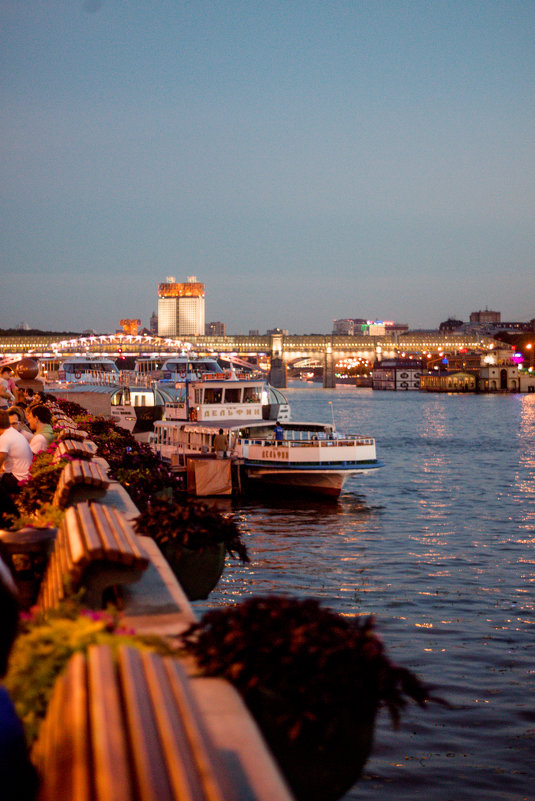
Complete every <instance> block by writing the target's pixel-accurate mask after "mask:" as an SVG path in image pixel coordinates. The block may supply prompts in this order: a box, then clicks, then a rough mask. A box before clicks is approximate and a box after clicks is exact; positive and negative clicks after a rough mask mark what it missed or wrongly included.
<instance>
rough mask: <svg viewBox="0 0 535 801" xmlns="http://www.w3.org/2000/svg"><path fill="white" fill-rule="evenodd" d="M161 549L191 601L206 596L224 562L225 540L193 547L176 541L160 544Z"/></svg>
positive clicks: (215, 581)
mask: <svg viewBox="0 0 535 801" xmlns="http://www.w3.org/2000/svg"><path fill="white" fill-rule="evenodd" d="M160 549H161V551H162V553H163V555H164V556H165V558H166V559H167V561H168V562H169V565H170V567H171V569H172V571H173V573H174V574H175V576H176V577H177V579H178V582H179V583H180V585H181V587H182V589H183V590H184V592H185V593H186V595H187V597H188V599H189V600H190V601H200V600H204V599H205V598H208V595H209V594H210V593H211V592H212V590H213V589H214V587H215V586H216V584H217V582H218V581H219V579H220V578H221V574H222V573H223V568H224V566H225V551H226V548H225V543H224V542H218V543H216V544H214V545H207V546H205V547H204V548H200V549H198V550H193V549H191V548H186V547H185V546H184V545H180V544H179V543H177V542H173V541H170V542H165V543H161V544H160Z"/></svg>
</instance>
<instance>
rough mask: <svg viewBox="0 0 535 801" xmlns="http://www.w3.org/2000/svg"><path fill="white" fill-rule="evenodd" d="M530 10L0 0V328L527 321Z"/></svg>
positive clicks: (531, 191) (532, 187)
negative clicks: (162, 307)
mask: <svg viewBox="0 0 535 801" xmlns="http://www.w3.org/2000/svg"><path fill="white" fill-rule="evenodd" d="M534 43H535V2H533V1H532V0H525V1H521V0H511V1H510V2H502V0H488V1H487V2H472V1H471V0H461V1H460V2H456V1H455V0H444V1H443V2H442V1H439V0H428V1H427V2H420V1H419V0H415V1H414V2H404V1H402V0H399V1H398V2H386V1H385V0H376V1H375V2H374V0H367V1H366V2H364V1H363V2H359V1H358V0H352V2H342V1H341V0H336V1H335V0H332V1H331V0H323V2H319V0H318V1H317V2H316V1H313V0H308V2H302V1H301V0H286V2H282V1H281V0H263V2H254V1H253V0H249V1H248V2H245V1H243V2H242V0H228V1H227V2H224V1H223V0H221V1H220V2H216V0H212V2H205V1H204V0H195V2H193V1H190V2H185V1H183V0H156V1H155V0H128V2H120V1H119V0H0V64H1V70H0V81H1V87H0V88H1V97H0V108H1V117H2V125H1V134H0V135H1V156H0V159H1V161H0V164H1V171H0V199H1V204H2V206H1V210H2V213H1V230H0V237H1V243H0V248H1V275H0V282H1V284H0V327H2V328H6V327H10V326H15V325H17V324H19V323H21V322H22V321H25V322H27V323H28V324H29V325H31V326H32V327H38V328H45V329H54V330H58V329H60V330H83V329H87V328H94V329H96V330H97V331H99V332H102V331H113V330H115V329H116V328H117V327H118V325H119V320H120V319H121V318H123V317H127V318H129V317H134V318H135V317H139V318H140V319H141V320H142V322H143V324H144V325H148V322H149V317H150V315H151V313H152V311H154V310H156V309H157V288H158V283H159V282H161V281H165V278H166V276H174V277H175V278H176V279H177V280H179V281H181V280H186V277H187V276H190V275H195V276H197V279H198V280H199V281H202V282H204V283H205V285H206V319H207V321H208V320H222V321H224V322H225V323H226V324H227V331H228V332H229V333H238V332H243V333H247V331H248V330H249V329H251V328H254V329H256V328H258V329H260V331H261V332H263V331H265V330H266V328H269V327H274V326H280V327H281V328H288V329H289V330H290V331H291V332H297V333H310V332H328V331H330V329H331V326H332V319H333V318H340V317H368V318H382V319H392V320H397V321H400V322H406V323H409V325H410V326H411V327H413V328H415V327H437V326H438V324H439V322H440V321H441V320H444V319H445V318H446V317H448V316H450V315H453V316H455V317H458V318H460V319H464V320H467V319H468V317H469V314H470V312H471V311H474V310H479V309H484V308H486V307H488V308H490V309H497V310H499V311H501V312H502V319H505V320H527V319H530V318H533V317H535V302H534V301H535V264H534V253H535V219H534V218H535V214H534V209H535V182H534V180H533V178H534V175H535V102H534V99H535V96H534V87H535V44H534Z"/></svg>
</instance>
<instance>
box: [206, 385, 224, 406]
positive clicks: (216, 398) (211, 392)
mask: <svg viewBox="0 0 535 801" xmlns="http://www.w3.org/2000/svg"><path fill="white" fill-rule="evenodd" d="M222 397H223V390H222V389H220V388H216V387H206V388H205V390H204V402H205V403H221V400H222Z"/></svg>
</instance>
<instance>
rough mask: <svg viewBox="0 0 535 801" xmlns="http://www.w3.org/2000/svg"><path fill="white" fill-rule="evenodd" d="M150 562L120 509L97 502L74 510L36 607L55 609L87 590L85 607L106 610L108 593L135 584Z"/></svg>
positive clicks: (60, 534) (64, 524)
mask: <svg viewBox="0 0 535 801" xmlns="http://www.w3.org/2000/svg"><path fill="white" fill-rule="evenodd" d="M148 563H149V560H148V557H147V555H146V553H145V551H144V550H143V548H142V546H141V545H140V543H139V541H138V538H137V535H136V533H135V532H134V529H133V527H132V525H131V524H130V523H129V522H128V520H127V519H126V518H125V517H124V515H123V514H122V513H121V512H120V511H119V510H118V509H115V508H114V507H112V506H103V505H102V504H99V503H95V502H92V503H87V502H83V503H79V504H77V505H76V506H71V507H69V508H68V509H67V510H66V512H65V517H64V519H63V521H62V523H61V526H60V529H59V531H58V534H57V537H56V541H55V543H54V550H53V552H52V554H51V556H50V561H49V563H48V566H47V569H46V572H45V575H44V577H43V581H42V583H41V590H40V593H39V598H38V606H39V607H41V608H42V609H45V610H46V609H50V608H53V607H55V606H57V605H58V604H59V603H60V602H61V601H62V600H64V599H65V598H67V597H68V596H69V594H72V593H76V592H77V591H78V590H79V589H81V588H83V589H84V594H83V598H82V602H83V603H84V605H86V606H89V607H91V608H94V609H102V608H103V607H104V605H105V595H104V594H105V592H106V591H107V590H108V589H109V588H110V587H113V586H116V585H120V584H128V583H131V582H133V581H137V580H138V579H139V578H140V576H141V575H142V573H143V571H144V570H145V569H146V567H147V565H148Z"/></svg>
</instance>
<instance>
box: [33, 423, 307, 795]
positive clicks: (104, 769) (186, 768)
mask: <svg viewBox="0 0 535 801" xmlns="http://www.w3.org/2000/svg"><path fill="white" fill-rule="evenodd" d="M83 442H84V443H86V445H87V442H88V440H87V439H86V440H84V441H83ZM60 445H63V442H61V443H60ZM91 461H92V462H94V463H95V465H96V469H98V470H99V471H102V472H104V473H105V472H106V471H107V469H108V464H107V462H106V460H105V459H103V458H102V457H99V456H95V455H94V456H92V457H91ZM64 469H67V468H64ZM60 482H61V479H60ZM58 486H59V485H58ZM98 506H99V508H100V507H102V508H103V509H104V510H106V509H107V510H108V511H109V514H110V516H111V517H113V518H114V519H115V518H116V519H118V520H120V521H122V522H121V525H123V528H124V529H125V530H126V529H127V528H128V527H129V526H130V524H131V523H133V521H134V520H135V519H136V517H137V516H138V515H139V511H138V509H137V507H136V506H135V504H134V503H133V501H132V500H131V498H130V496H129V495H128V493H127V492H126V490H125V488H124V487H123V486H122V485H121V484H120V483H119V482H117V481H114V480H111V479H110V480H109V483H108V486H107V487H106V489H105V492H104V493H102V492H100V493H99V497H98ZM82 507H84V510H83V512H80V511H79V509H80V508H82ZM89 508H92V507H91V505H90V504H87V503H86V502H82V503H80V504H78V505H76V504H74V505H73V506H72V507H70V508H69V509H68V510H67V512H66V515H65V518H64V521H63V523H62V524H61V527H60V529H59V533H58V535H57V537H56V540H55V543H54V551H53V554H52V556H51V557H50V560H49V563H48V567H47V571H50V570H53V569H54V568H53V567H51V565H52V563H53V557H54V556H56V555H57V554H59V556H58V558H57V559H56V562H57V563H58V564H59V568H58V571H59V574H58V575H56V576H54V577H52V579H53V581H55V582H56V583H57V582H58V581H59V582H60V583H62V582H64V576H62V575H61V572H62V570H63V569H67V568H68V567H69V562H70V560H71V561H75V554H74V550H75V548H74V547H73V545H72V542H73V541H74V542H75V544H76V543H78V542H79V540H80V539H81V531H75V532H74V534H72V535H71V540H69V542H70V545H69V546H68V547H65V545H64V541H65V538H66V537H67V538H68V536H69V534H68V532H67V533H66V530H67V529H68V527H69V526H68V524H67V523H66V522H65V521H66V518H67V515H68V513H69V512H71V511H72V514H71V515H70V518H69V519H70V520H71V521H72V519H73V515H80V518H79V519H80V520H82V519H83V516H84V515H86V517H87V509H89ZM73 510H75V511H73ZM103 514H104V517H106V515H107V514H108V512H106V511H104V513H103ZM71 528H72V525H71ZM132 531H133V529H132ZM100 533H101V532H99V534H100ZM130 536H131V535H130V534H128V537H130ZM73 537H74V540H73ZM104 539H105V537H104ZM131 539H133V540H135V542H134V543H133V546H134V548H136V549H137V548H139V551H140V552H141V553H142V554H143V558H144V559H145V560H147V561H148V564H147V565H146V567H145V566H144V569H143V571H142V575H141V577H140V578H138V579H137V580H135V581H132V582H130V583H125V584H121V585H120V590H119V595H118V596H117V597H118V599H119V601H120V603H119V608H120V611H121V628H122V629H125V630H128V631H130V630H131V631H132V632H134V633H135V634H139V635H153V636H156V637H159V638H163V639H165V640H166V641H168V642H169V643H170V644H171V645H175V646H176V645H178V644H179V640H180V635H181V634H182V633H183V632H184V631H185V630H186V629H187V628H188V627H189V626H190V625H191V624H192V623H194V622H195V621H196V616H195V613H194V611H193V609H192V607H191V605H190V603H189V601H188V599H187V597H186V595H185V593H184V591H183V589H182V587H181V586H180V584H179V582H178V581H177V579H176V577H175V575H174V573H173V571H172V570H171V568H170V566H169V564H168V563H167V561H166V560H165V558H164V557H163V555H162V553H161V551H160V549H159V548H158V545H157V544H156V542H155V541H154V540H153V539H152V538H150V537H145V536H139V535H136V534H133V536H132V537H131ZM104 550H105V548H104ZM98 554H99V556H98V560H97V561H96V562H95V567H97V566H98V565H99V564H103V560H104V562H105V559H106V554H105V553H104V554H103V553H102V549H101V550H99V551H98ZM84 558H86V562H87V561H89V560H90V557H84ZM99 560H100V561H99ZM90 567H91V566H90V565H89V569H90ZM58 571H56V572H58ZM46 579H47V572H45V579H44V580H43V584H44V583H45V580H46ZM97 580H98V577H97ZM42 599H43V590H42V589H41V594H40V600H41V602H42ZM38 603H39V602H38ZM140 654H141V655H140ZM158 677H159V678H158ZM149 695H150V698H149ZM32 760H33V761H34V764H35V765H36V767H37V768H38V771H39V773H40V777H41V790H40V795H39V799H40V801H58V799H59V798H61V801H84V800H85V801H92V799H97V800H98V801H104V799H110V798H113V799H114V801H183V799H190V798H191V799H192V801H193V800H194V799H196V800H198V801H292V799H293V796H292V794H291V792H290V790H289V789H288V787H287V784H286V782H285V781H284V779H283V777H282V775H281V773H280V770H279V768H278V766H277V764H276V763H275V761H274V759H273V757H272V755H271V753H270V752H269V750H268V748H267V746H266V745H265V742H264V740H263V738H262V735H261V733H260V731H259V729H258V727H257V725H256V723H255V722H254V720H253V718H252V717H251V715H250V713H249V711H248V710H247V708H246V707H245V705H244V703H243V701H242V700H241V697H240V696H239V694H238V693H237V691H236V690H235V689H234V687H232V686H231V685H230V684H229V683H228V682H227V681H225V680H223V679H219V678H211V677H204V676H201V675H199V672H198V670H197V667H196V664H195V662H194V660H193V659H192V658H191V657H188V656H186V657H175V656H173V657H172V658H171V657H163V658H161V657H159V656H158V655H155V654H151V655H149V656H146V655H145V656H143V655H142V652H137V651H136V649H132V648H130V649H129V648H126V649H125V650H122V651H121V652H120V656H119V664H118V666H117V667H114V665H113V662H112V658H111V657H110V656H109V654H108V652H107V651H106V648H105V647H102V646H91V647H90V649H89V651H88V654H87V657H85V656H83V655H82V654H81V653H78V654H76V655H75V656H73V657H72V658H71V660H70V662H69V664H68V667H67V673H66V674H65V675H64V676H61V677H60V678H59V679H57V680H56V686H55V688H54V693H53V695H52V699H51V701H50V703H49V706H48V711H47V715H46V717H45V721H44V723H43V724H42V727H41V733H40V735H39V738H38V740H37V742H36V744H35V745H34V748H33V750H32Z"/></svg>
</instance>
